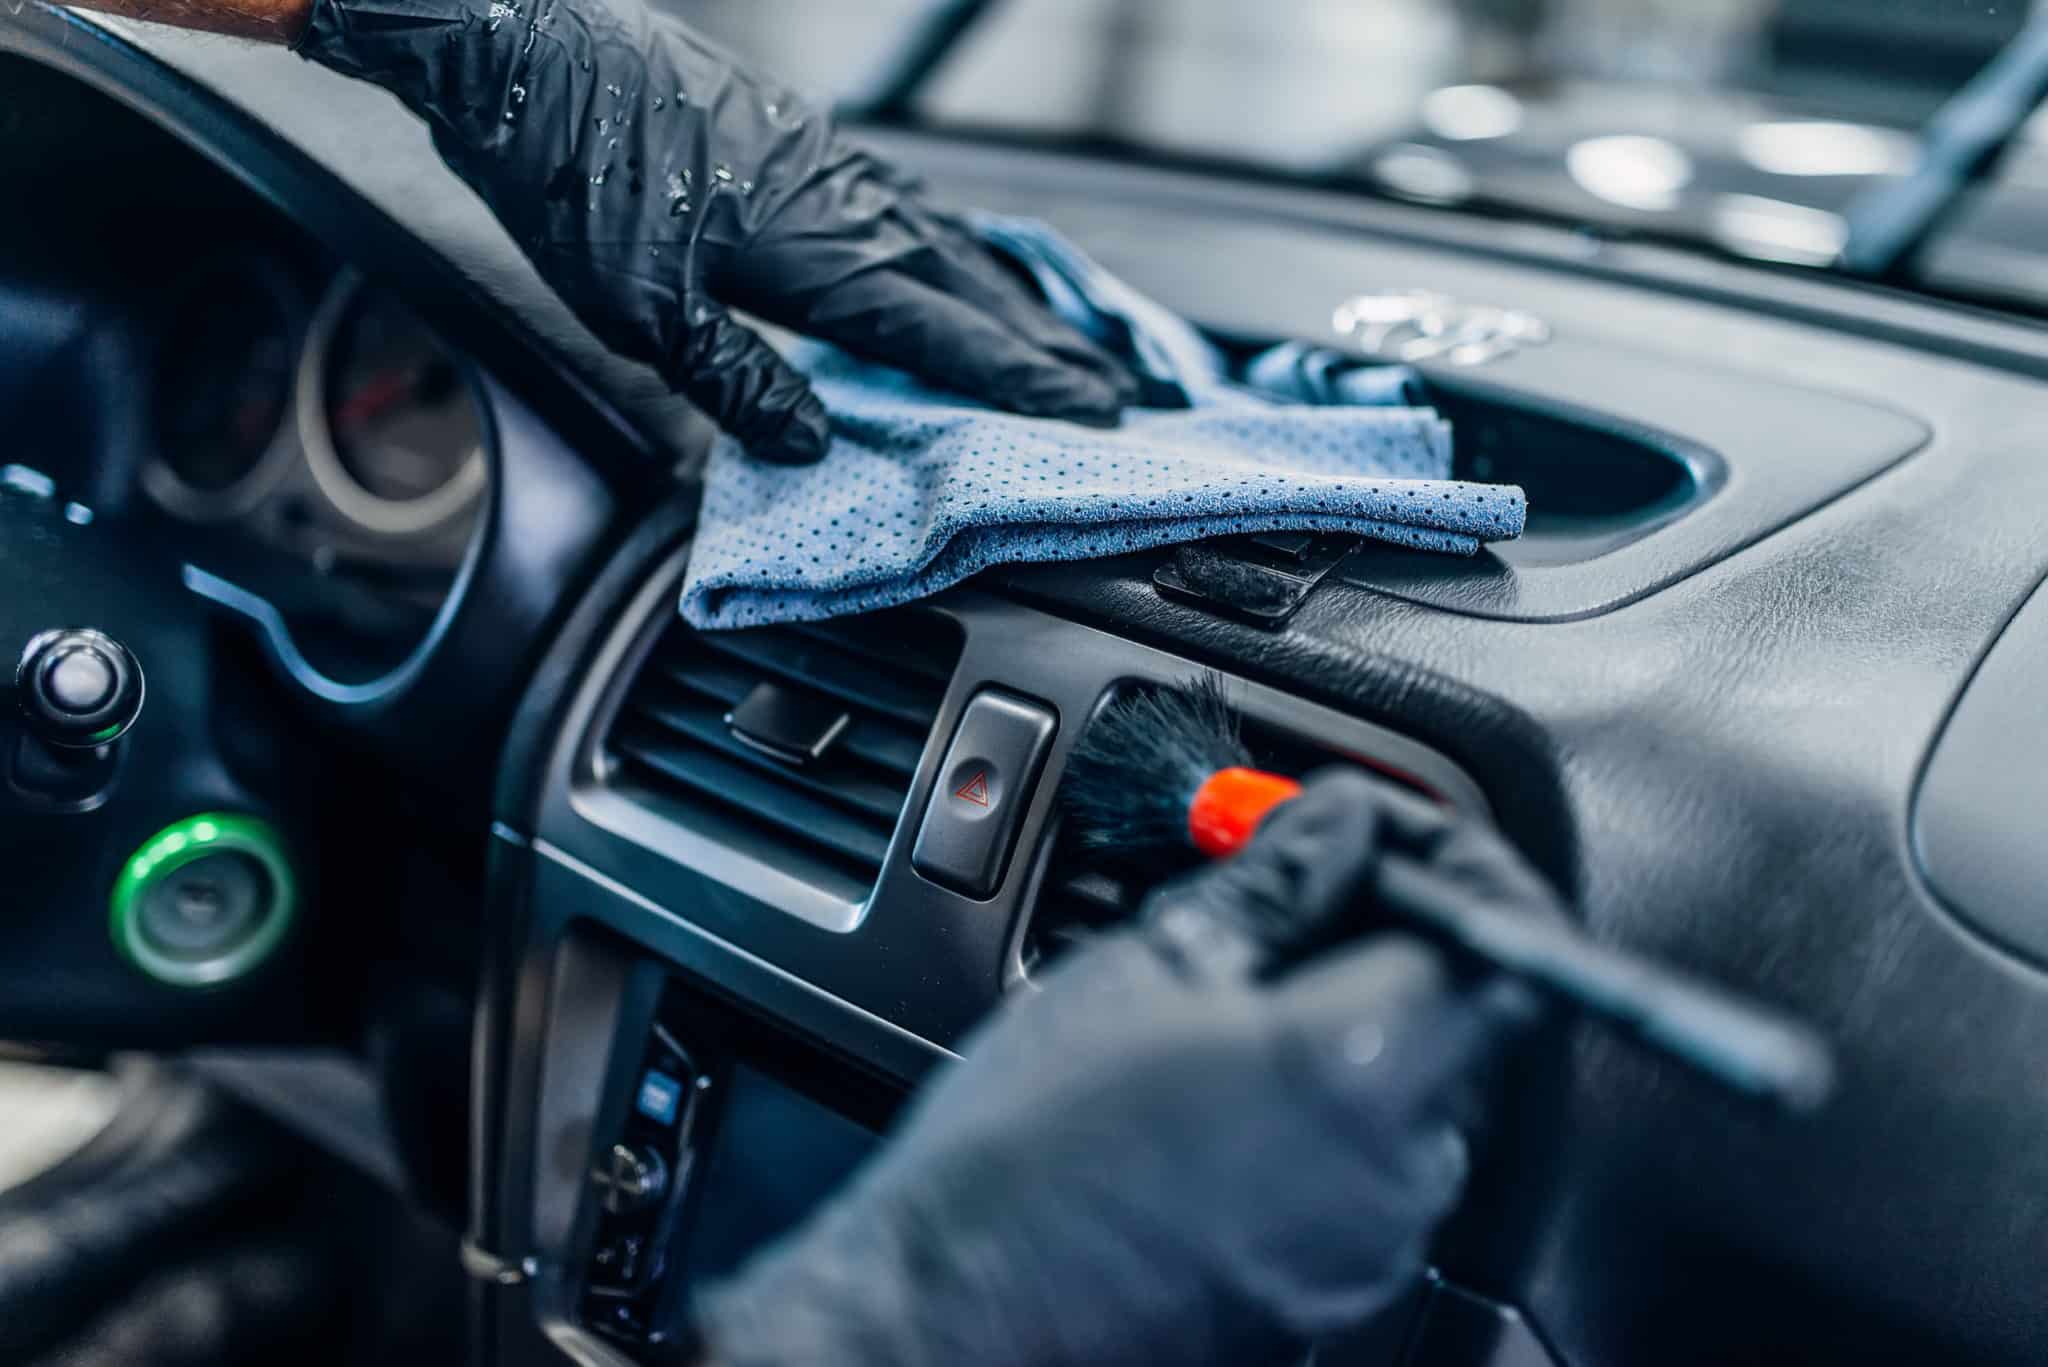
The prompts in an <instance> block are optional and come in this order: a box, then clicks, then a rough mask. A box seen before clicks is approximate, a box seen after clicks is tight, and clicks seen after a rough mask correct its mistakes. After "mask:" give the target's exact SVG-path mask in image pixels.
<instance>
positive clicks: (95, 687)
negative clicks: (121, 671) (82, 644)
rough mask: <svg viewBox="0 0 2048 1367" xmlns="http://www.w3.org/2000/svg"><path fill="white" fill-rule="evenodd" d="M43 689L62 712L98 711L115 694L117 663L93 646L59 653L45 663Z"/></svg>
mask: <svg viewBox="0 0 2048 1367" xmlns="http://www.w3.org/2000/svg"><path fill="white" fill-rule="evenodd" d="M43 692H44V694H45V695H47V696H48V698H49V699H50V703H51V705H52V706H54V707H56V708H57V709H58V710H59V711H61V712H66V713H69V714H71V715H73V716H76V715H78V714H80V713H85V712H94V711H97V710H98V709H99V708H101V707H102V706H104V705H105V704H106V701H107V699H108V698H110V697H112V696H113V693H114V666H113V662H112V661H110V660H108V659H107V657H106V656H104V655H102V654H100V653H99V651H97V650H94V649H92V648H91V647H89V646H88V647H86V648H85V649H83V650H74V651H70V652H69V653H67V654H63V655H59V656H58V657H57V658H55V659H53V660H51V661H50V662H49V663H48V664H46V665H44V666H43Z"/></svg>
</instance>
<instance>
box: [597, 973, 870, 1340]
mask: <svg viewBox="0 0 2048 1367" xmlns="http://www.w3.org/2000/svg"><path fill="white" fill-rule="evenodd" d="M630 1024H631V1025H632V1026H637V1025H638V1024H639V1022H638V1021H637V1020H635V1021H633V1022H631V1023H630ZM631 1045H632V1039H631V1036H630V1032H629V1034H628V1036H627V1037H626V1038H625V1039H624V1040H623V1041H622V1046H623V1047H622V1048H621V1049H620V1051H619V1056H618V1060H617V1061H618V1063H619V1064H620V1065H623V1068H622V1070H621V1071H620V1072H619V1075H618V1076H617V1077H615V1078H614V1083H615V1085H617V1089H618V1091H619V1093H620V1096H622V1097H623V1098H624V1099H625V1105H624V1106H623V1108H621V1107H619V1106H618V1105H617V1104H616V1102H617V1101H618V1099H619V1098H618V1097H612V1098H608V1100H609V1101H610V1102H612V1103H613V1104H610V1105H608V1106H607V1107H606V1120H607V1122H608V1123H607V1124H606V1125H604V1126H602V1127H600V1129H599V1131H598V1132H597V1134H596V1138H595V1143H594V1145H593V1148H594V1154H593V1162H592V1165H591V1171H590V1178H589V1187H588V1191H587V1193H586V1195H585V1199H584V1201H583V1204H582V1210H581V1214H580V1217H579V1220H578V1226H577V1229H576V1235H575V1238H574V1241H573V1247H574V1248H576V1249H579V1250H582V1257H581V1259H580V1262H581V1268H582V1294H581V1298H580V1302H579V1307H578V1308H579V1312H580V1315H581V1318H582V1321H583V1323H584V1324H585V1325H587V1326H588V1327H589V1328H590V1329H592V1330H594V1331H596V1332H597V1333H600V1334H603V1335H604V1336H605V1337H607V1338H608V1339H610V1340H613V1341H614V1342H617V1343H619V1344H621V1345H623V1346H627V1347H629V1348H630V1347H635V1346H639V1345H644V1344H647V1343H650V1342H659V1341H660V1340H661V1339H663V1338H664V1337H665V1336H667V1335H668V1334H669V1333H670V1332H672V1329H673V1326H674V1325H675V1324H676V1323H677V1322H678V1321H679V1320H680V1319H681V1318H682V1317H683V1316H684V1315H685V1314H686V1309H685V1303H686V1301H687V1297H688V1293H689V1290H690V1288H691V1287H693V1286H697V1285H701V1284H703V1283H705V1282H708V1281H712V1280H715V1279H716V1278H719V1277H723V1276H726V1275H729V1274H730V1273H732V1272H733V1271H734V1270H736V1269H737V1268H738V1267H739V1266H740V1264H741V1263H743V1262H744V1261H745V1260H746V1259H747V1257H748V1256H749V1255H750V1254H752V1253H753V1252H755V1251H756V1250H757V1249H759V1248H760V1247H761V1246H762V1245H764V1244H766V1243H768V1242H769V1241H770V1240H772V1239H774V1238H775V1237H776V1236H777V1235H779V1234H781V1233H783V1232H784V1231H786V1230H788V1229H789V1228H790V1227H792V1226H793V1225H795V1224H797V1223H798V1222H799V1221H801V1220H802V1219H803V1218H804V1216H805V1215H806V1214H808V1213H809V1212H810V1211H811V1210H812V1209H814V1208H815V1207H816V1206H818V1205H819V1204H820V1203H822V1202H823V1201H824V1200H825V1199H826V1198H827V1197H829V1196H830V1195H831V1194H832V1193H833V1191H834V1190H836V1189H837V1188H838V1186H839V1184H840V1183H841V1182H843V1181H844V1180H845V1179H846V1178H847V1177H848V1176H849V1175H850V1174H851V1173H852V1172H853V1170H854V1169H855V1168H856V1167H858V1166H859V1165H860V1163H861V1161H862V1160H863V1159H865V1158H866V1157H867V1156H868V1154H869V1153H870V1152H871V1151H872V1150H873V1149H874V1148H875V1146H876V1144H877V1143H879V1142H880V1141H879V1135H880V1131H881V1130H882V1129H883V1128H884V1127H885V1126H886V1125H887V1124H888V1123H889V1120H890V1117H891V1116H892V1114H893V1113H894V1111H895V1109H896V1106H897V1105H898V1104H899V1102H900V1099H901V1096H902V1093H901V1090H900V1089H899V1088H897V1087H894V1086H891V1085H889V1084H886V1083H883V1082H881V1081H879V1080H875V1081H868V1080H864V1079H859V1078H857V1077H849V1076H848V1075H846V1074H845V1073H844V1072H843V1070H841V1069H840V1068H838V1067H837V1066H836V1065H835V1064H834V1062H833V1061H832V1060H831V1059H829V1058H828V1057H825V1056H823V1055H821V1054H820V1053H819V1051H817V1050H816V1049H814V1048H810V1047H807V1046H806V1045H804V1044H803V1043H801V1042H800V1041H798V1040H796V1039H794V1038H793V1037H791V1036H789V1035H788V1034H786V1033H784V1032H781V1031H778V1030H775V1029H773V1028H772V1027H769V1026H766V1025H764V1024H762V1023H761V1022H759V1021H758V1020H755V1019H753V1018H750V1017H749V1016H747V1015H744V1014H742V1013H741V1012H739V1011H738V1010H736V1009H734V1008H732V1007H730V1006H728V1005H725V1004H724V1003H722V1002H720V1001H719V1000H718V999H717V997H716V996H714V995H712V994H711V993H709V992H707V991H705V990H704V989H703V988H701V987H698V986H696V985H693V984H691V983H690V982H688V981H687V980H683V979H672V980H670V981H669V982H668V984H667V985H666V987H665V988H664V989H663V990H662V992H661V994H660V997H659V999H658V1001H657V1003H656V1006H655V1009H654V1011H653V1013H652V1014H651V1016H650V1017H649V1018H648V1020H647V1021H646V1031H645V1037H644V1039H643V1040H642V1041H641V1047H640V1049H639V1050H638V1052H637V1053H636V1052H635V1051H634V1050H633V1049H632V1047H631ZM621 1109H622V1110H623V1112H624V1113H623V1114H622V1115H617V1116H614V1115H613V1114H612V1113H613V1112H615V1111H618V1110H621Z"/></svg>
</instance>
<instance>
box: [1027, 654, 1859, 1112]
mask: <svg viewBox="0 0 2048 1367" xmlns="http://www.w3.org/2000/svg"><path fill="white" fill-rule="evenodd" d="M1300 791H1301V785H1300V784H1299V783H1297V782H1296V781H1294V780H1293V779H1291V778H1285V777H1282V776H1281V775H1278V774H1270V773H1266V772H1264V771H1262V770H1260V769H1258V768H1256V767H1254V765H1253V763H1252V755H1251V751H1250V749H1249V748H1248V747H1247V746H1246V745H1245V743H1244V740H1243V738H1242V736H1241V735H1240V734H1239V730H1238V723H1237V716H1236V713H1235V712H1234V711H1233V710H1232V709H1231V707H1230V704H1229V702H1228V700H1227V699H1226V698H1225V697H1224V694H1223V682H1222V680H1221V678H1219V677H1218V676H1216V675H1214V674H1208V675H1204V676H1203V677H1202V678H1201V679H1200V680H1199V681H1198V682H1196V683H1193V684H1188V685H1183V686H1179V687H1173V688H1157V689H1144V690H1141V691H1133V692H1130V693H1127V694H1126V695H1124V696H1123V697H1120V698H1117V699H1115V700H1113V701H1112V702H1111V703H1110V704H1109V706H1107V707H1106V708H1104V709H1103V711H1102V712H1101V713H1100V715H1098V716H1097V717H1096V719H1095V721H1094V723H1093V724H1092V725H1091V726H1090V727H1089V729H1088V731H1087V733H1086V734H1085V735H1084V736H1083V737H1082V739H1081V742H1080V744H1079V745H1078V746H1077V747H1076V748H1075V751H1074V755H1073V757H1072V759H1071V760H1069V761H1068V765H1067V774H1066V778H1065V779H1064V780H1063V785H1062V789H1061V798H1062V801H1063V802H1064V804H1065V806H1066V809H1067V812H1068V815H1069V818H1070V820H1071V822H1072V826H1073V830H1074V832H1075V834H1076V836H1077V838H1078V841H1079V843H1080V845H1081V847H1082V848H1083V849H1086V850H1094V851H1099V852H1103V853H1105V854H1108V855H1111V856H1113V857H1115V858H1117V859H1119V860H1121V861H1123V862H1125V863H1131V864H1136V865H1140V866H1147V865H1149V866H1151V867H1153V868H1159V867H1163V866H1168V865H1170V864H1172V863H1174V862H1176V861H1177V860H1178V859H1179V858H1180V857H1182V856H1184V855H1185V854H1186V852H1187V851H1189V850H1195V851H1199V852H1200V853H1202V854H1205V855H1208V856H1209V857H1210V858H1212V859H1221V858H1228V857H1229V856H1230V855H1233V854H1235V853H1237V851H1238V850H1240V849H1242V848H1243V847H1244V846H1245V844H1246V843H1247V842H1249V841H1250V840H1251V838H1252V836H1253V834H1254V833H1255V832H1256V831H1257V830H1258V827H1259V823H1260V822H1261V821H1263V820H1264V819H1265V817H1266V816H1267V815H1268V814H1269V813H1271V812H1272V810H1273V809H1274V808H1275V807H1278V806H1279V805H1281V804H1282V803H1284V802H1286V801H1288V800H1289V799H1291V798H1293V797H1294V796H1296V795H1297V794H1298V793H1300ZM1377 891H1378V894H1379V900H1380V903H1381V909H1382V910H1384V911H1385V912H1387V913H1390V914H1392V915H1396V916H1399V917H1401V918H1403V919H1404V920H1405V921H1406V922H1407V923H1408V924H1409V925H1410V926H1411V927H1412V928H1414V929H1418V930H1421V931H1423V932H1425V933H1427V934H1429V935H1430V936H1432V937H1433V938H1435V939H1437V940H1439V941H1441V942H1443V943H1445V944H1447V945H1449V946H1451V947H1453V948H1455V949H1457V950H1460V951H1462V952H1464V953H1466V954H1469V955H1471V956H1472V957H1473V958H1475V959H1478V960H1480V961H1482V962H1484V963H1487V964H1490V965H1492V966H1493V967H1495V968H1498V969H1501V970H1503V971H1505V972H1508V973H1513V974H1515V975H1516V976H1518V977H1520V978H1523V979H1525V980H1526V981H1528V982H1530V983H1531V984H1533V985H1535V986H1536V987H1538V988H1540V989H1542V990H1543V991H1544V992H1546V993H1547V994H1548V995H1550V996H1551V997H1553V998H1555V999H1556V1000H1558V1001H1560V1002H1563V1003H1566V1004H1567V1005H1569V1006H1571V1007H1573V1008H1575V1009H1577V1010H1579V1011H1581V1012H1583V1013H1584V1014H1585V1015H1587V1016H1588V1017H1590V1018H1592V1019H1594V1020H1598V1021H1600V1022H1603V1023H1605V1024H1606V1025H1608V1026H1610V1027H1613V1028H1616V1029H1618V1030H1620V1031H1621V1032H1622V1033H1623V1034H1625V1035H1627V1036H1629V1037H1630V1038H1632V1039H1636V1040H1638V1041H1640V1042H1642V1043H1643V1044H1645V1045H1647V1046H1648V1047H1650V1048H1652V1049H1654V1050H1656V1051H1658V1052H1660V1053H1662V1054H1665V1055H1667V1056H1668V1057H1670V1058H1673V1059H1676V1060H1678V1061H1679V1062H1681V1063H1684V1064H1687V1065H1688V1066H1690V1067H1692V1068H1693V1069H1695V1070H1697V1071H1698V1072H1700V1073H1701V1074H1703V1075H1705V1076H1706V1077H1709V1078H1711V1079H1713V1080H1714V1081H1716V1082H1719V1083H1721V1084H1722V1085H1723V1086H1726V1087H1729V1088H1732V1089H1733V1090H1735V1091H1737V1092H1740V1093H1743V1094H1744V1095H1747V1096H1752V1097H1757V1098H1760V1099H1762V1100H1765V1101H1768V1102H1770V1103H1772V1104H1774V1105H1777V1106H1780V1107H1783V1108H1785V1109H1787V1110H1795V1111H1805V1110H1812V1109H1813V1108H1815V1107H1817V1106H1818V1105H1819V1104H1820V1103H1821V1102H1822V1101H1824V1100H1825V1099H1826V1097H1827V1094H1828V1092H1829V1090H1830V1088H1831V1087H1832V1084H1833V1076H1834V1068H1833V1063H1832V1059H1831V1057H1830V1054H1829V1050H1828V1047H1827V1045H1826V1043H1825V1042H1824V1041H1823V1040H1821V1039H1820V1037H1819V1036H1817V1035H1816V1034H1815V1033H1814V1032H1813V1031H1812V1030H1810V1029H1809V1028H1807V1027H1806V1026H1805V1025H1803V1024H1800V1023H1799V1022H1797V1021H1794V1020H1791V1019H1789V1018H1787V1017H1785V1016H1782V1015H1780V1014H1779V1013H1777V1012H1775V1011H1773V1010H1771V1009H1769V1008H1767V1007H1764V1006H1761V1005H1757V1004H1754V1003H1751V1002H1748V1001H1745V1000H1743V999H1742V998H1740V997H1737V996H1735V995H1734V994H1732V993H1729V992H1726V991H1723V990H1722V989H1720V988H1717V987H1713V986H1711V985H1709V984H1706V983H1703V982H1699V981H1697V980H1696V979H1693V978H1689V977H1687V976H1685V975H1682V974H1680V973H1678V972H1676V971H1675V970H1672V969H1669V968H1666V967H1664V966H1662V965H1660V964H1657V963H1655V962H1652V961H1651V960H1648V959H1645V958H1642V957H1640V956H1637V955H1634V954H1630V953H1628V952H1626V951H1623V950H1619V949H1614V948H1611V947H1609V946H1606V945H1602V944H1599V943H1597V942H1595V941H1593V940H1591V939H1589V938H1587V936H1586V935H1585V933H1584V932H1583V931H1581V930H1579V929H1578V928H1577V927H1576V926H1573V925H1571V924H1570V923H1568V922H1563V921H1553V920H1547V919H1543V918H1540V917H1536V916H1530V915H1527V914H1524V913H1521V912H1518V911H1516V910H1515V909H1513V908H1509V907H1500V906H1495V905H1492V904H1489V903H1486V902H1483V901H1475V900H1473V897H1472V894H1471V892H1470V891H1469V890H1468V889H1465V888H1462V887H1460V886H1458V885H1457V884H1456V883H1454V882H1452V881H1451V880H1449V879H1447V878H1445V877H1444V876H1443V875H1442V874H1440V873H1437V872H1436V871H1434V870H1433V869H1431V868H1430V867H1429V866H1428V865H1427V864H1425V863H1423V862H1421V861H1419V860H1416V859H1412V858H1409V857H1407V856H1404V855H1402V854H1400V853H1399V852H1396V851H1390V852H1388V853H1387V854H1386V856H1385V857H1384V858H1383V859H1382V860H1381V861H1380V864H1379V872H1378V879H1377Z"/></svg>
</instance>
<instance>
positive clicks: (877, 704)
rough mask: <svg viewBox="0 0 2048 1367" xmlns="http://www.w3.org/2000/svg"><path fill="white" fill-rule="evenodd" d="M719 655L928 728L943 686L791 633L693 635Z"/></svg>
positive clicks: (764, 632)
mask: <svg viewBox="0 0 2048 1367" xmlns="http://www.w3.org/2000/svg"><path fill="white" fill-rule="evenodd" d="M698 640H700V641H702V642H703V643H704V644H705V645H707V646H709V647H710V648H711V649H712V650H715V651H717V652H719V653H720V654H723V655H726V656H729V657H731V658H733V659H736V660H739V661H740V662H741V663H742V664H745V665H749V666H752V667H753V668H755V669H760V670H765V671H766V672H768V673H769V674H773V675H775V676H776V677H778V678H780V679H783V680H785V681H787V682H789V683H794V684H802V685H804V686H805V687H808V688H815V689H817V690H818V691H819V692H821V693H830V694H832V695H833V696H834V697H839V698H844V699H846V700H847V701H848V702H851V703H855V704H857V705H859V706H861V707H864V708H866V709H868V710H869V711H872V712H878V713H880V714H882V715H883V716H885V717H893V718H895V719H896V720H897V721H900V722H906V723H908V724H909V725H911V726H926V727H928V726H930V725H931V719H932V717H933V716H934V715H935V714H936V713H937V712H938V703H939V699H940V698H941V697H943V696H945V692H946V689H945V685H943V684H934V683H932V682H931V681H930V680H929V679H926V678H922V677H919V676H917V675H914V674H912V673H911V672H910V671H908V670H896V669H891V668H889V667H888V666H886V665H884V664H882V663H881V662H880V661H879V660H876V659H873V658H869V657H864V656H861V655H856V654H854V653H853V652H852V651H849V650H846V649H845V648H843V647H841V646H838V645H836V644H833V643H831V642H827V641H822V640H818V639H817V638H815V637H809V636H805V635H804V634H803V633H801V632H796V631H775V630H772V629H771V630H770V631H734V632H719V633H713V634H708V635H705V636H700V637H698ZM948 672H949V673H950V670H949V671H948Z"/></svg>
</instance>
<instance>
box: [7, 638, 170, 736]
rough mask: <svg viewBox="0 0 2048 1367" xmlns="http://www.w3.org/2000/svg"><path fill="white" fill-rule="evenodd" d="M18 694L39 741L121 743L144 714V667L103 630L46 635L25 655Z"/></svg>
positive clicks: (16, 681) (18, 677) (16, 687)
mask: <svg viewBox="0 0 2048 1367" xmlns="http://www.w3.org/2000/svg"><path fill="white" fill-rule="evenodd" d="M14 691H15V697H16V700H17V701H18V702H19V703H20V706H21V711H22V715H23V716H24V718H25V719H26V720H27V723H28V729H29V731H30V732H31V733H32V734H33V735H35V736H36V737H37V738H38V739H40V740H42V741H44V742H45V743H47V744H49V745H54V746H59V747H62V748H64V749H71V750H91V749H94V748H95V747H97V746H101V745H107V744H110V743H111V742H113V741H116V740H119V739H120V738H121V735H122V733H123V732H125V731H127V729H128V728H129V727H131V726H133V725H134V724H135V719H136V718H137V717H138V716H140V715H141V714H142V693H143V684H142V666H141V664H139V663H138V662H137V661H136V659H135V657H134V656H133V655H131V654H129V653H128V648H127V647H126V646H124V645H122V644H121V643H120V642H119V641H116V640H115V639H114V638H113V637H111V636H109V635H107V634H106V633H105V632H101V631H93V630H91V629H90V628H86V627H68V628H64V629H61V630H56V631H45V632H43V633H41V634H40V635H38V636H37V637H36V638H35V639H34V640H32V641H30V642H29V643H28V649H26V650H24V651H23V652H22V655H21V663H20V665H18V666H17V667H16V669H15V671H14Z"/></svg>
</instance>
